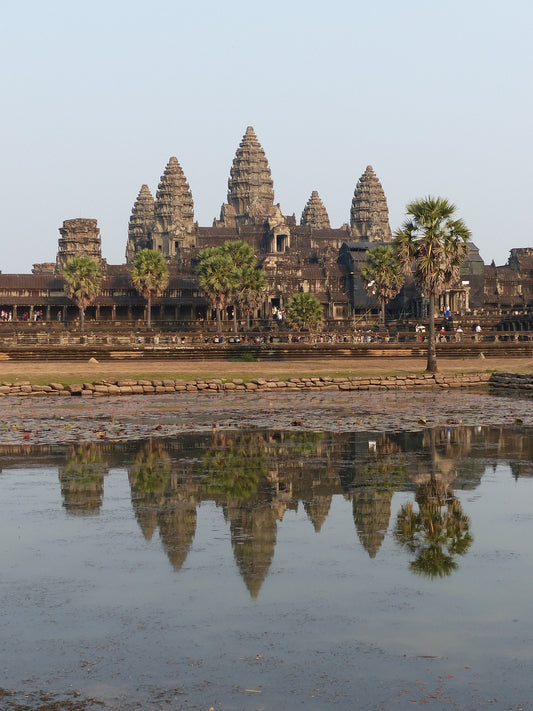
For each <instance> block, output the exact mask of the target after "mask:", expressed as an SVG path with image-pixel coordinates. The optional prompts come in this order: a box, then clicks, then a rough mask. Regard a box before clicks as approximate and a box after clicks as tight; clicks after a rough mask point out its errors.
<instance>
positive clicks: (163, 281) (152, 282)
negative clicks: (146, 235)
mask: <svg viewBox="0 0 533 711" xmlns="http://www.w3.org/2000/svg"><path fill="white" fill-rule="evenodd" d="M130 279H131V283H132V284H133V286H134V288H135V289H136V290H137V291H138V292H139V294H141V296H143V297H144V298H145V299H146V301H147V302H148V303H147V307H146V314H147V319H146V325H147V328H148V330H149V331H150V330H151V328H152V298H153V297H154V296H161V294H162V293H163V292H164V290H165V289H166V287H167V285H168V268H167V265H166V262H165V259H164V257H163V255H162V254H161V252H157V251H156V250H155V249H141V250H140V251H139V252H137V253H136V254H135V256H134V257H133V261H132V264H131V268H130Z"/></svg>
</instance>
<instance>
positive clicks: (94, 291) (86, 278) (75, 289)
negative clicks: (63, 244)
mask: <svg viewBox="0 0 533 711" xmlns="http://www.w3.org/2000/svg"><path fill="white" fill-rule="evenodd" d="M62 274H63V279H64V281H65V287H64V288H65V294H66V295H67V296H68V297H69V299H72V300H73V301H74V303H75V304H76V306H77V307H78V309H79V311H80V332H81V333H83V331H84V328H85V309H86V308H87V307H88V306H90V305H91V304H92V303H93V301H94V300H95V299H96V297H97V296H98V294H99V293H100V287H101V285H102V271H101V269H100V265H99V263H98V262H97V261H96V260H95V259H92V258H91V257H72V259H69V261H68V262H67V264H66V265H65V267H64V268H63V272H62Z"/></svg>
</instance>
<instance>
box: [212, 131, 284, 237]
mask: <svg viewBox="0 0 533 711" xmlns="http://www.w3.org/2000/svg"><path fill="white" fill-rule="evenodd" d="M279 216H281V211H280V208H279V205H274V183H273V181H272V176H271V174H270V167H269V165H268V161H267V159H266V156H265V152H264V150H263V148H262V147H261V144H260V143H259V141H258V140H257V136H256V135H255V131H254V129H253V128H252V127H251V126H248V128H247V129H246V133H245V134H244V136H243V139H242V141H241V142H240V144H239V147H238V149H237V152H236V154H235V158H234V159H233V164H232V166H231V170H230V177H229V180H228V202H227V203H225V204H224V205H222V209H221V211H220V222H219V223H218V224H219V225H223V226H224V227H237V226H239V225H257V224H263V223H264V222H265V221H266V220H268V218H272V217H279Z"/></svg>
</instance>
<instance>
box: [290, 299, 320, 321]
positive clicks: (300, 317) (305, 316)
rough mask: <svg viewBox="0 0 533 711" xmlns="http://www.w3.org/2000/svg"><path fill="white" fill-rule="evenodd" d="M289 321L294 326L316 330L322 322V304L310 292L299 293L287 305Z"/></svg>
mask: <svg viewBox="0 0 533 711" xmlns="http://www.w3.org/2000/svg"><path fill="white" fill-rule="evenodd" d="M287 321H288V322H289V323H290V324H292V325H293V326H297V327H298V328H299V329H302V328H309V329H312V328H315V327H316V326H318V324H319V323H320V322H321V321H322V304H321V303H320V301H319V300H318V299H317V298H316V296H315V295H314V294H312V293H310V292H307V293H304V292H298V293H297V294H294V295H293V296H291V298H290V301H289V303H288V304H287Z"/></svg>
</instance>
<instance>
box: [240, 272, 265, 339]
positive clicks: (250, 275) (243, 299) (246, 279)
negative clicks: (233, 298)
mask: <svg viewBox="0 0 533 711" xmlns="http://www.w3.org/2000/svg"><path fill="white" fill-rule="evenodd" d="M266 288H267V283H266V279H265V273H264V271H263V270H262V269H261V268H260V267H247V268H245V269H243V270H242V271H241V281H240V289H239V293H238V297H237V298H238V303H239V305H240V307H241V310H242V311H243V312H244V313H245V315H246V328H247V330H248V331H249V330H250V317H251V316H252V315H253V313H254V311H255V309H257V308H258V307H259V306H260V304H261V301H262V299H263V293H264V292H265V290H266Z"/></svg>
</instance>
